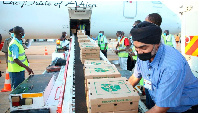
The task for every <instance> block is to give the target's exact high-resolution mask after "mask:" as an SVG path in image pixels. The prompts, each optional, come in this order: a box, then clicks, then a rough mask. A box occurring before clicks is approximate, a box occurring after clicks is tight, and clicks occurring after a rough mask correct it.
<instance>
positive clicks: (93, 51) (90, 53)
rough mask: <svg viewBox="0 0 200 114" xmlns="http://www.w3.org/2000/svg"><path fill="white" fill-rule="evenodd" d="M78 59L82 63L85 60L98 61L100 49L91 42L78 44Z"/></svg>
mask: <svg viewBox="0 0 200 114" xmlns="http://www.w3.org/2000/svg"><path fill="white" fill-rule="evenodd" d="M79 46H80V59H81V62H82V63H84V62H85V60H100V48H99V47H98V46H97V45H95V44H93V43H91V42H80V43H79Z"/></svg>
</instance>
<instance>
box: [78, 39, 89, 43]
mask: <svg viewBox="0 0 200 114" xmlns="http://www.w3.org/2000/svg"><path fill="white" fill-rule="evenodd" d="M78 42H79V43H80V42H90V39H88V38H81V39H78Z"/></svg>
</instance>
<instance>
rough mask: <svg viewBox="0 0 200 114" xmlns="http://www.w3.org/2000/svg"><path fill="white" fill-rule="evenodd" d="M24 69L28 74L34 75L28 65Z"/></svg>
mask: <svg viewBox="0 0 200 114" xmlns="http://www.w3.org/2000/svg"><path fill="white" fill-rule="evenodd" d="M26 70H27V71H28V75H30V74H33V75H34V73H33V70H32V69H30V68H29V67H28V68H26Z"/></svg>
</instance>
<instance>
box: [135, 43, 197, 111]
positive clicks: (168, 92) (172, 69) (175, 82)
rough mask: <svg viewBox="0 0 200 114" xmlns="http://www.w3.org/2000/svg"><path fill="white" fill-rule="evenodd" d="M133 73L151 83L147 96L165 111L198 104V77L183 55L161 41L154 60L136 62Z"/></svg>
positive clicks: (185, 108)
mask: <svg viewBox="0 0 200 114" xmlns="http://www.w3.org/2000/svg"><path fill="white" fill-rule="evenodd" d="M135 66H136V68H135V70H134V76H135V77H137V78H139V77H142V78H144V79H145V80H148V81H150V82H151V88H152V90H149V93H150V95H151V98H152V99H153V101H154V102H155V104H156V105H157V106H159V107H170V109H169V110H168V111H167V112H184V111H187V110H188V109H189V108H190V107H191V106H194V105H197V104H198V79H197V78H196V77H195V76H194V75H193V74H192V71H191V69H190V66H189V65H188V63H187V61H186V59H185V57H184V56H183V55H182V54H181V53H180V52H179V51H178V50H176V49H174V48H172V47H170V46H167V45H164V44H162V43H161V45H160V47H159V49H158V51H157V53H156V56H155V58H154V60H153V61H152V62H151V63H150V62H149V60H147V61H142V60H140V59H139V58H138V59H137V62H136V65H135Z"/></svg>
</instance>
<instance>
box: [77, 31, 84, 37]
mask: <svg viewBox="0 0 200 114" xmlns="http://www.w3.org/2000/svg"><path fill="white" fill-rule="evenodd" d="M79 35H85V33H78V32H77V37H79Z"/></svg>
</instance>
